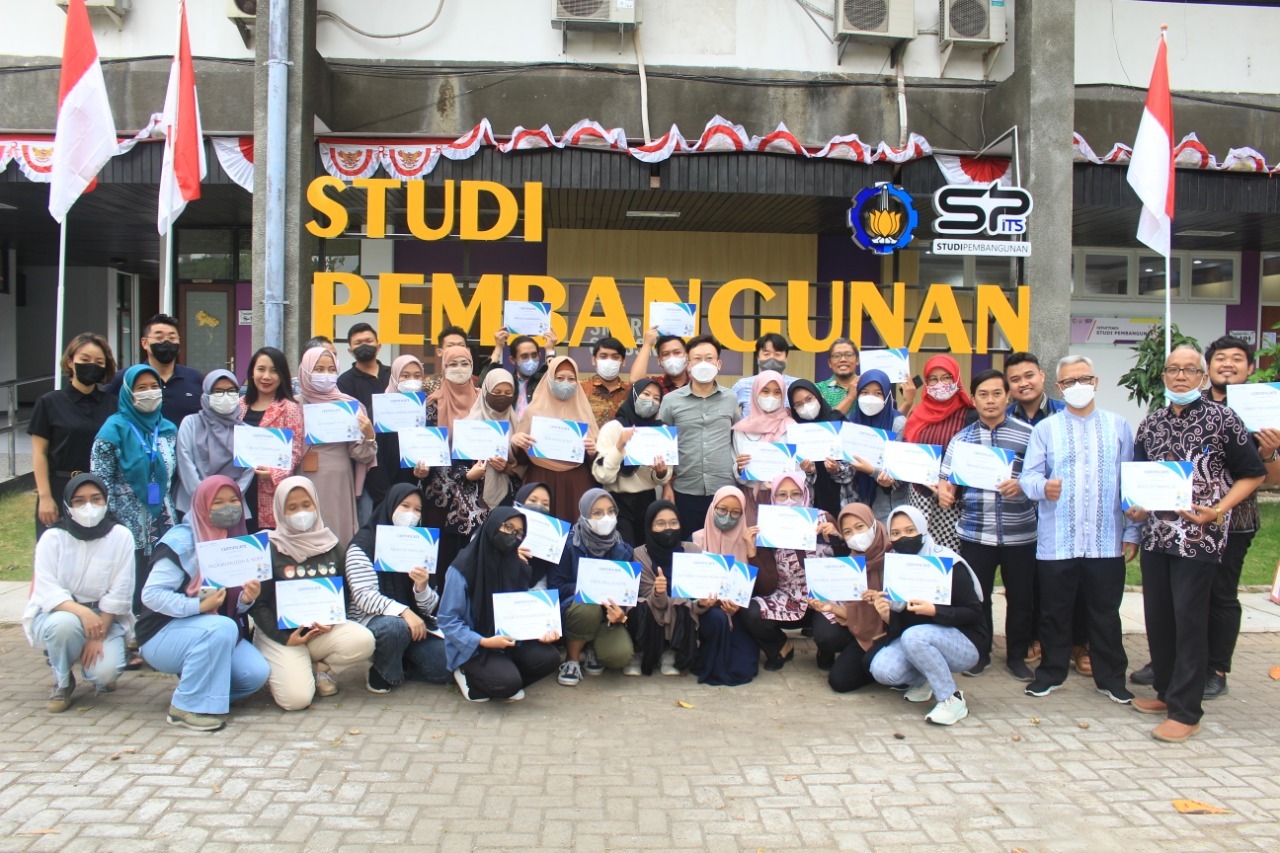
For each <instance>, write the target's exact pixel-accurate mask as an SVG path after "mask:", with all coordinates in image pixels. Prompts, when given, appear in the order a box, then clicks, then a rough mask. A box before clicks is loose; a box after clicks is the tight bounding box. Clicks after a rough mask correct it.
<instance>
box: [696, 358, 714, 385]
mask: <svg viewBox="0 0 1280 853" xmlns="http://www.w3.org/2000/svg"><path fill="white" fill-rule="evenodd" d="M719 373H720V368H718V367H716V366H715V365H714V364H712V363H711V362H709V361H700V362H698V363H697V364H695V365H694V366H693V367H691V368H689V375H690V376H692V377H693V379H694V381H695V382H702V383H704V384H705V383H707V382H713V381H715V378H716V375H717V374H719Z"/></svg>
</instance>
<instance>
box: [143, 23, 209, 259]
mask: <svg viewBox="0 0 1280 853" xmlns="http://www.w3.org/2000/svg"><path fill="white" fill-rule="evenodd" d="M160 127H161V129H162V130H164V164H163V165H162V166H161V169H160V207H159V211H158V213H157V218H156V225H157V227H158V229H159V231H160V233H161V234H167V233H168V232H169V228H170V227H171V226H172V225H173V223H174V222H175V221H176V220H177V218H178V217H179V216H181V215H182V211H183V210H185V209H186V207H187V202H189V201H192V200H194V199H197V198H200V181H202V180H203V179H204V176H205V174H206V172H207V166H206V164H205V161H204V135H203V134H202V132H201V129H200V104H199V102H198V101H197V100H196V68H195V64H194V63H193V62H192V61H191V41H190V39H189V38H188V37H187V4H186V0H178V50H177V52H175V53H174V55H173V64H172V65H170V66H169V88H168V90H167V91H166V92H165V95H164V112H163V113H162V114H161V119H160Z"/></svg>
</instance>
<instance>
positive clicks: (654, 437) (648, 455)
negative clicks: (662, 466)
mask: <svg viewBox="0 0 1280 853" xmlns="http://www.w3.org/2000/svg"><path fill="white" fill-rule="evenodd" d="M678 434H679V433H678V431H677V428H676V427H669V426H663V427H636V428H635V432H633V433H632V434H631V440H630V441H628V442H627V452H626V454H625V455H624V456H623V457H622V464H623V465H652V464H653V463H654V460H656V459H662V461H663V462H665V463H667V464H668V465H678V464H680V450H679V446H678V445H677V444H676V436H677V435H678Z"/></svg>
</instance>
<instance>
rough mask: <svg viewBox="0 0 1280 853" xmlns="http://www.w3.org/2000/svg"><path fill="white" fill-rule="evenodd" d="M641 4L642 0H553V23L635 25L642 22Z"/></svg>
mask: <svg viewBox="0 0 1280 853" xmlns="http://www.w3.org/2000/svg"><path fill="white" fill-rule="evenodd" d="M639 4H640V0H551V25H552V26H553V27H564V26H566V25H568V26H577V25H582V24H586V25H588V26H590V25H592V24H599V25H603V26H604V27H608V28H612V27H617V26H624V27H625V26H633V25H635V24H638V23H640V10H639V9H638V8H637V7H638V6H639Z"/></svg>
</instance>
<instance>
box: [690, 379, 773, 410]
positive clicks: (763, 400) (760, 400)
mask: <svg viewBox="0 0 1280 853" xmlns="http://www.w3.org/2000/svg"><path fill="white" fill-rule="evenodd" d="M703 381H705V380H703ZM781 407H782V398H781V397H757V398H756V408H758V409H759V410H760V411H762V412H765V413H766V414H768V413H770V412H776V411H778V409H780V408H781Z"/></svg>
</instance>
